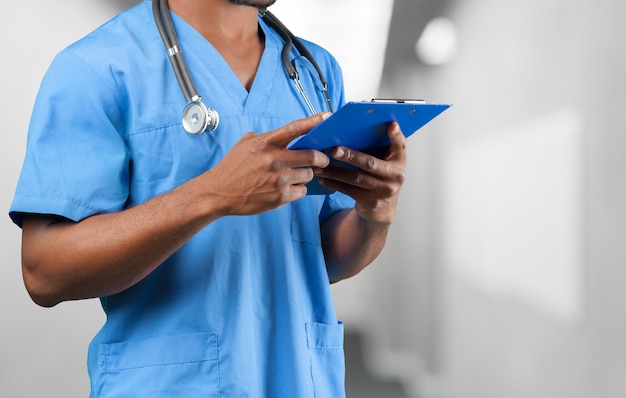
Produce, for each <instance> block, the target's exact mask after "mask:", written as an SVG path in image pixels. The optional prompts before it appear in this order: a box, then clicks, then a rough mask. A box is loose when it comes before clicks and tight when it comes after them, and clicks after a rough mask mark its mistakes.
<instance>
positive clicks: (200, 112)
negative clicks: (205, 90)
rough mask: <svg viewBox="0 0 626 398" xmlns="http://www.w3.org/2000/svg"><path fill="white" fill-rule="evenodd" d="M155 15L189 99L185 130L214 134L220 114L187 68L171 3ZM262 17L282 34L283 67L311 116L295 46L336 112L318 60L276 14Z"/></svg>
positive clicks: (156, 0)
mask: <svg viewBox="0 0 626 398" xmlns="http://www.w3.org/2000/svg"><path fill="white" fill-rule="evenodd" d="M152 11H153V13H154V20H155V22H156V25H157V28H158V29H159V33H160V34H161V38H162V39H163V44H165V48H166V49H167V53H168V55H169V59H170V62H171V64H172V67H173V69H174V74H175V75H176V79H177V80H178V84H179V85H180V88H181V90H182V91H183V95H184V96H185V100H186V101H187V105H186V106H185V108H184V109H183V116H182V122H183V128H184V129H185V131H186V132H187V133H189V134H192V135H196V134H202V133H203V132H205V131H206V130H210V131H214V130H215V129H216V128H217V126H218V125H219V122H220V116H219V113H218V112H217V111H216V110H215V109H213V108H207V106H206V105H204V103H203V102H202V96H200V94H198V91H197V89H196V86H195V84H194V83H193V80H192V78H191V74H190V73H189V69H188V68H187V63H186V62H185V58H184V56H183V53H182V50H181V47H180V44H179V43H178V36H177V35H176V29H175V28H174V23H173V22H172V16H171V15H170V9H169V6H168V4H167V0H153V1H152ZM259 14H260V15H261V18H262V19H263V21H264V22H265V23H266V24H268V25H269V26H270V27H272V28H273V29H274V30H276V32H278V34H279V35H280V36H281V38H282V39H283V40H284V41H285V46H284V47H283V51H282V59H283V64H284V66H285V69H286V70H287V74H288V75H289V78H291V79H292V80H293V81H294V83H295V85H296V89H297V90H298V92H299V93H300V94H302V97H303V98H304V101H305V102H306V105H307V107H308V108H309V110H310V111H311V113H312V114H315V113H317V112H316V110H315V107H314V106H313V103H312V102H311V99H310V98H309V96H308V95H307V93H306V91H305V90H304V86H303V85H302V83H301V82H300V78H299V76H298V71H297V69H296V66H295V63H294V62H292V61H291V59H290V53H291V48H292V47H293V46H294V45H295V46H296V49H297V50H298V51H299V52H300V54H301V55H302V56H304V57H305V58H306V59H308V60H309V62H311V64H312V65H313V67H314V68H315V70H316V71H317V73H318V75H319V79H320V82H321V83H322V91H323V93H324V99H325V101H326V106H327V107H328V110H329V111H330V112H332V106H331V103H330V97H329V95H328V83H326V79H325V78H324V74H323V73H322V71H321V70H320V68H319V66H318V65H317V63H316V62H315V59H313V56H312V55H311V53H310V52H309V50H307V48H306V47H305V46H304V45H303V44H302V42H301V41H300V40H299V39H298V38H297V37H295V36H294V35H293V33H291V32H290V31H289V29H287V27H285V25H283V24H282V22H280V21H279V20H278V18H276V17H275V16H274V15H273V14H272V13H270V12H269V11H267V10H266V9H260V10H259Z"/></svg>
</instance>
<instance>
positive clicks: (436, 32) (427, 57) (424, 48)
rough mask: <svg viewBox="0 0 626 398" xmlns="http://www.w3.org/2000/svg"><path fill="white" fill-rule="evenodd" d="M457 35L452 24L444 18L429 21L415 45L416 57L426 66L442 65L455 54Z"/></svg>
mask: <svg viewBox="0 0 626 398" xmlns="http://www.w3.org/2000/svg"><path fill="white" fill-rule="evenodd" d="M457 42H458V35H457V30H456V26H454V23H453V22H452V21H451V20H450V19H448V18H444V17H438V18H434V19H432V20H430V22H428V24H426V27H425V28H424V31H423V32H422V35H421V36H420V38H419V39H418V40H417V43H415V52H416V54H417V57H418V58H419V59H420V61H422V62H423V63H425V64H426V65H443V64H446V63H448V62H450V61H451V60H452V59H453V58H454V56H455V55H456V52H457Z"/></svg>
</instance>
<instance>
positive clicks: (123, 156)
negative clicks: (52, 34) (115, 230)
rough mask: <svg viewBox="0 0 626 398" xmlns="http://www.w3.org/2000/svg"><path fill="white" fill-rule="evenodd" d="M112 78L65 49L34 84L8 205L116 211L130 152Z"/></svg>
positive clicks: (71, 213) (82, 214)
mask: <svg viewBox="0 0 626 398" xmlns="http://www.w3.org/2000/svg"><path fill="white" fill-rule="evenodd" d="M118 91H119V90H118V89H116V87H115V84H114V80H113V79H111V78H108V79H107V78H106V77H105V76H103V75H102V74H101V73H96V71H95V69H94V68H92V67H91V66H90V65H89V64H88V62H86V61H85V60H84V58H82V57H80V56H79V55H77V54H75V53H73V52H72V51H70V50H65V51H63V52H62V53H60V54H59V55H58V56H57V57H56V58H55V60H54V61H53V63H52V65H51V67H50V68H49V70H48V72H47V73H46V76H45V77H44V80H43V82H42V84H41V87H40V90H39V93H38V96H37V99H36V102H35V107H34V110H33V113H32V117H31V122H30V127H29V131H28V139H27V148H26V156H25V159H24V164H23V166H22V171H21V174H20V178H19V180H18V184H17V188H16V192H15V196H14V199H13V203H12V205H11V209H10V216H11V219H12V220H13V221H14V222H15V223H16V224H17V225H19V226H21V224H22V215H23V214H24V213H37V214H47V215H57V216H61V217H65V218H68V219H71V220H74V221H79V220H81V219H84V218H86V217H88V216H91V215H94V214H97V213H106V212H114V211H119V210H121V209H123V208H124V206H125V203H126V201H127V198H128V194H129V168H130V160H129V159H130V156H129V151H128V148H127V145H126V144H125V140H124V134H123V125H124V123H123V117H122V115H123V112H122V110H121V109H120V107H119V105H118V103H119V101H118V100H117V98H118V96H119V93H118Z"/></svg>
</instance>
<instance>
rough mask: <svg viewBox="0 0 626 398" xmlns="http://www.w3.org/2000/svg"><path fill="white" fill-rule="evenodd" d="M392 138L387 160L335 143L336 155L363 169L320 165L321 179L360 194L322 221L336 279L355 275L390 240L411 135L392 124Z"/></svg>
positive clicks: (329, 264) (326, 253)
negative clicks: (406, 135) (344, 207)
mask: <svg viewBox="0 0 626 398" xmlns="http://www.w3.org/2000/svg"><path fill="white" fill-rule="evenodd" d="M388 134H389V138H390V141H391V146H390V148H389V152H388V153H387V156H386V157H385V159H378V158H376V157H373V156H369V155H367V154H364V153H361V152H357V151H353V150H351V149H349V148H343V147H339V148H335V150H334V151H333V157H334V158H336V159H338V160H340V161H342V162H345V163H348V164H351V165H353V166H357V167H358V168H360V169H361V170H362V171H360V172H359V171H355V170H350V169H346V168H340V167H328V168H325V169H316V170H315V173H316V175H317V176H318V178H319V180H320V183H321V184H323V185H324V186H326V187H328V188H331V189H336V190H338V191H341V192H344V193H346V194H347V195H349V196H351V197H352V198H354V199H355V201H356V205H355V207H354V208H353V209H350V210H344V211H343V212H340V213H338V214H336V215H335V216H333V217H332V218H331V219H329V220H328V221H326V222H325V223H324V225H322V244H323V247H324V256H325V258H326V263H327V268H328V275H329V278H330V280H331V282H337V281H339V280H342V279H345V278H349V277H351V276H354V275H356V274H357V273H359V272H360V271H361V270H363V269H364V268H365V267H366V266H367V265H369V264H370V263H371V262H372V261H374V259H375V258H376V257H377V256H378V255H379V254H380V252H381V250H382V249H383V247H384V245H385V241H386V239H387V233H388V231H389V227H390V226H391V223H392V222H393V220H394V218H395V214H396V208H397V204H398V196H399V194H400V189H401V188H402V184H403V183H404V180H405V178H406V177H405V170H406V137H404V135H403V134H402V131H401V130H400V127H399V126H398V124H397V123H392V124H390V126H389V128H388Z"/></svg>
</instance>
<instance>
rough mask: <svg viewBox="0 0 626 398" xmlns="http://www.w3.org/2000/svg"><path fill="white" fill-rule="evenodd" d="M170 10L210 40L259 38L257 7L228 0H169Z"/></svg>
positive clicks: (238, 40)
mask: <svg viewBox="0 0 626 398" xmlns="http://www.w3.org/2000/svg"><path fill="white" fill-rule="evenodd" d="M168 3H169V6H170V9H171V10H172V12H174V13H176V14H177V15H178V16H179V17H181V18H182V19H184V20H185V21H187V23H189V24H190V25H191V26H193V27H194V28H195V29H196V30H197V31H198V32H200V34H202V35H203V36H204V37H205V38H206V39H207V40H209V41H210V42H214V41H216V40H229V41H233V42H238V43H241V42H246V41H250V40H253V41H257V42H258V40H259V32H258V21H257V15H258V9H257V8H255V7H249V6H240V5H234V4H231V3H229V2H228V0H169V2H168Z"/></svg>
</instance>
